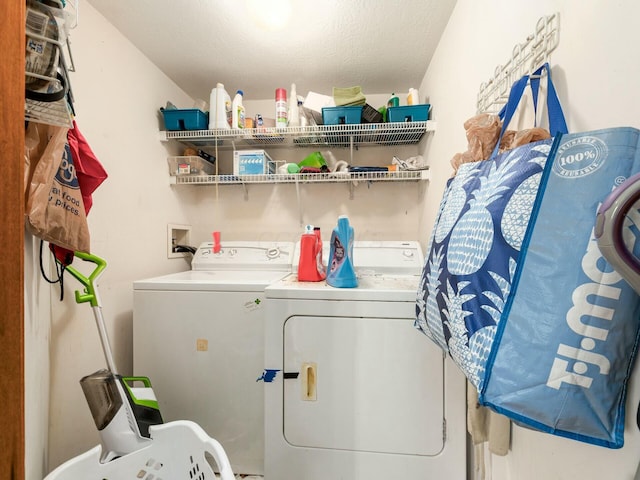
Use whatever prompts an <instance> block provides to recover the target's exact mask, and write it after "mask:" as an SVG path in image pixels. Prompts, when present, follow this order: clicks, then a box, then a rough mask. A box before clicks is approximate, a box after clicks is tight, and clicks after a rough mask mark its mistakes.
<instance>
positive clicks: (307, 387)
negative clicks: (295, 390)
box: [300, 362, 318, 402]
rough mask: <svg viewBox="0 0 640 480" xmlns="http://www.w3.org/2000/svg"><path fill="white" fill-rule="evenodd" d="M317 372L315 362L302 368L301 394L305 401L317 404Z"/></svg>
mask: <svg viewBox="0 0 640 480" xmlns="http://www.w3.org/2000/svg"><path fill="white" fill-rule="evenodd" d="M317 371H318V365H317V364H316V363H315V362H305V363H303V364H302V365H301V366H300V389H301V392H300V393H301V397H302V400H304V401H307V402H315V401H316V400H317V399H318V392H317V381H318V375H317Z"/></svg>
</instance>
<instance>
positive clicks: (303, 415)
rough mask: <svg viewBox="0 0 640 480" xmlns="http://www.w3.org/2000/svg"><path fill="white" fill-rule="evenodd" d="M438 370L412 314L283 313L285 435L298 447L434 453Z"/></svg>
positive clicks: (440, 411) (439, 433) (439, 425)
mask: <svg viewBox="0 0 640 480" xmlns="http://www.w3.org/2000/svg"><path fill="white" fill-rule="evenodd" d="M443 369H444V358H443V354H442V351H441V350H440V349H438V348H437V347H436V346H435V345H433V344H431V343H430V342H425V341H424V339H423V338H422V336H421V335H417V334H416V331H415V329H414V327H413V320H412V319H398V318H361V317H316V316H293V317H290V318H289V319H288V320H287V321H286V323H285V328H284V371H285V373H289V375H286V377H287V378H286V379H285V380H284V417H283V421H284V425H283V431H284V435H285V438H286V439H287V441H288V442H289V443H291V444H292V445H295V446H301V447H317V448H328V449H340V450H354V451H366V452H380V453H395V454H409V455H437V454H438V453H439V452H440V451H441V450H442V449H443V447H444V439H443V421H444V405H443V397H444V379H443ZM292 372H293V373H295V372H299V374H298V376H297V378H292V377H294V376H295V375H291V374H290V373H292Z"/></svg>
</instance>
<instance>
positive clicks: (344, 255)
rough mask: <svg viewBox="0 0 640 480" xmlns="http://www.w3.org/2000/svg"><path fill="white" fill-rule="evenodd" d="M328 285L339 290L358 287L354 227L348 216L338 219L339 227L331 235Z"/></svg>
mask: <svg viewBox="0 0 640 480" xmlns="http://www.w3.org/2000/svg"><path fill="white" fill-rule="evenodd" d="M327 284H328V285H331V286H332V287H338V288H354V287H357V286H358V279H357V277H356V271H355V268H354V266H353V227H352V226H351V225H350V224H349V219H348V218H347V216H346V215H340V216H339V217H338V225H337V226H336V227H335V228H334V229H333V233H332V234H331V243H330V245H329V263H328V265H327Z"/></svg>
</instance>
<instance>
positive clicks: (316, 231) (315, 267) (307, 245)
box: [298, 225, 326, 282]
mask: <svg viewBox="0 0 640 480" xmlns="http://www.w3.org/2000/svg"><path fill="white" fill-rule="evenodd" d="M325 276H326V273H325V268H324V265H323V264H322V240H321V238H320V228H319V227H313V226H312V225H307V227H306V229H305V233H304V234H303V235H302V237H300V260H299V261H298V281H299V282H320V281H322V280H324V279H325Z"/></svg>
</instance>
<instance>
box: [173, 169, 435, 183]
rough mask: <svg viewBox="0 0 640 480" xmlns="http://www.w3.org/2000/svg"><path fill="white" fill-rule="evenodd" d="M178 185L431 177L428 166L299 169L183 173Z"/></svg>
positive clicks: (416, 178) (426, 178)
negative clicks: (263, 172)
mask: <svg viewBox="0 0 640 480" xmlns="http://www.w3.org/2000/svg"><path fill="white" fill-rule="evenodd" d="M172 178H173V179H175V180H174V181H175V183H176V184H177V185H216V184H218V185H245V184H255V183H271V184H273V183H296V184H300V183H345V182H351V183H357V182H385V181H386V182H393V181H419V180H429V179H430V172H429V170H400V171H396V172H357V173H355V172H351V173H349V172H345V173H340V172H337V173H296V174H269V175H180V176H176V177H172Z"/></svg>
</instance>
